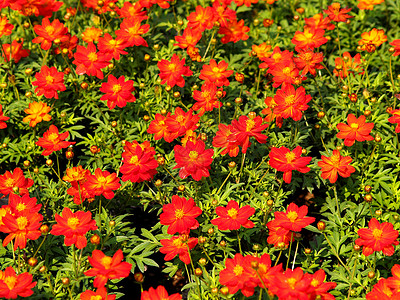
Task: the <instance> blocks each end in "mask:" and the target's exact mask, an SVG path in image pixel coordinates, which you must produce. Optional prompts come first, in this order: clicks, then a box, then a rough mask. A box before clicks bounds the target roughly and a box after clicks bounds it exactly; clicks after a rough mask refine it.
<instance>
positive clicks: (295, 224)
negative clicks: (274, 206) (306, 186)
mask: <svg viewBox="0 0 400 300" xmlns="http://www.w3.org/2000/svg"><path fill="white" fill-rule="evenodd" d="M307 213H308V207H307V206H306V205H303V206H301V207H298V206H297V205H296V204H295V203H290V204H289V206H288V208H287V210H286V212H283V211H276V212H275V221H276V225H278V226H280V227H283V228H285V229H287V230H290V231H301V230H302V229H303V228H304V227H306V226H308V225H310V224H311V223H313V222H314V221H315V218H314V217H306V215H307Z"/></svg>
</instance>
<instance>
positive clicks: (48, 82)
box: [46, 75, 54, 84]
mask: <svg viewBox="0 0 400 300" xmlns="http://www.w3.org/2000/svg"><path fill="white" fill-rule="evenodd" d="M53 82H54V77H53V76H51V75H47V76H46V83H47V84H52V83H53Z"/></svg>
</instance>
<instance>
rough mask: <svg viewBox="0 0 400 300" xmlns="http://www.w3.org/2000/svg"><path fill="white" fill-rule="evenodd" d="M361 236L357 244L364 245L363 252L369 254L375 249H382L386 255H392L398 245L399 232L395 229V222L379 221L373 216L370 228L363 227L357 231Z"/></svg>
mask: <svg viewBox="0 0 400 300" xmlns="http://www.w3.org/2000/svg"><path fill="white" fill-rule="evenodd" d="M357 233H358V235H359V236H360V238H358V239H357V240H356V244H357V245H359V246H363V254H364V255H365V256H369V255H371V254H372V253H374V252H375V251H382V252H383V254H384V255H387V256H392V255H393V253H394V247H393V246H394V245H398V244H399V242H398V241H397V237H398V236H399V232H398V231H397V230H394V229H393V224H392V223H389V222H383V223H382V224H381V223H379V222H378V220H377V219H375V218H372V219H371V220H370V221H369V223H368V228H361V229H359V230H358V231H357Z"/></svg>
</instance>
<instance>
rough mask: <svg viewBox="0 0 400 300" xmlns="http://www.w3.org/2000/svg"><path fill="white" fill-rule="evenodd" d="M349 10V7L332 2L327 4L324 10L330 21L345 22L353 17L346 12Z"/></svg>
mask: <svg viewBox="0 0 400 300" xmlns="http://www.w3.org/2000/svg"><path fill="white" fill-rule="evenodd" d="M350 11H351V8H340V3H337V2H334V3H332V4H331V5H329V6H328V9H326V10H324V13H326V14H327V15H328V17H329V19H331V20H332V21H335V22H346V21H347V19H349V18H353V16H350V15H348V14H347V13H348V12H350Z"/></svg>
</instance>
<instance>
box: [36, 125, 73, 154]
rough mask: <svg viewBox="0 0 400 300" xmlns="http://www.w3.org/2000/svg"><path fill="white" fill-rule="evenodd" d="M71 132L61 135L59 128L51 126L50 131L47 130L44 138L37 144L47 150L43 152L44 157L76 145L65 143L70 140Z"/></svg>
mask: <svg viewBox="0 0 400 300" xmlns="http://www.w3.org/2000/svg"><path fill="white" fill-rule="evenodd" d="M68 136H69V132H68V131H66V132H63V133H61V134H60V133H59V132H58V128H57V127H56V126H54V125H50V128H49V130H47V131H46V132H45V133H44V134H43V137H42V138H39V140H38V141H37V142H36V143H35V144H36V145H38V146H40V147H43V148H44V149H45V150H44V151H43V152H42V155H43V156H47V155H50V154H51V153H53V152H54V151H58V150H61V149H63V148H67V147H69V146H70V145H73V144H75V142H67V141H65V139H66V138H68Z"/></svg>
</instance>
